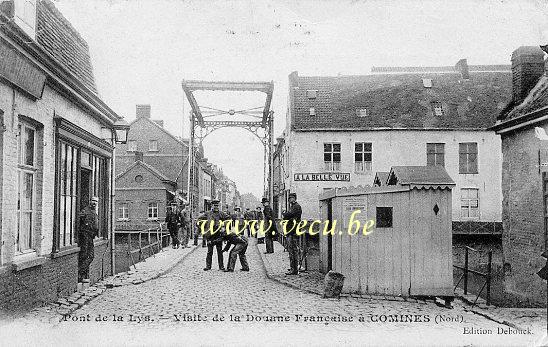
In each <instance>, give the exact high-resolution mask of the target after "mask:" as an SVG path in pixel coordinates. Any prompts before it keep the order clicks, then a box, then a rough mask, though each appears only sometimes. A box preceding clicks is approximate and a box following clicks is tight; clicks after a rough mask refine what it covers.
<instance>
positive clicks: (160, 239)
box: [115, 223, 169, 269]
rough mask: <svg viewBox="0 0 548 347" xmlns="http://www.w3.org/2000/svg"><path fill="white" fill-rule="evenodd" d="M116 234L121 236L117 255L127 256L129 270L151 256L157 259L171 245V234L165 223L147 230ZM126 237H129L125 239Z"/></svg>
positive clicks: (126, 231)
mask: <svg viewBox="0 0 548 347" xmlns="http://www.w3.org/2000/svg"><path fill="white" fill-rule="evenodd" d="M115 234H116V236H120V237H119V238H118V241H116V243H117V246H116V250H117V253H118V255H122V254H125V256H126V262H127V264H128V266H127V268H131V266H133V267H134V268H135V263H138V262H140V261H143V260H145V259H146V258H148V257H151V256H152V257H155V255H156V253H159V252H161V251H162V250H163V248H164V247H165V246H166V245H168V244H169V232H168V230H167V228H166V226H165V223H159V224H158V226H157V227H155V228H148V229H145V230H116V231H115ZM125 235H127V237H125V238H124V236H125ZM124 239H125V242H124ZM116 268H117V269H119V268H120V266H119V265H117V266H116Z"/></svg>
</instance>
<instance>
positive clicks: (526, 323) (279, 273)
mask: <svg viewBox="0 0 548 347" xmlns="http://www.w3.org/2000/svg"><path fill="white" fill-rule="evenodd" d="M274 244H275V245H274V250H275V252H274V253H273V254H264V251H265V248H264V245H258V248H259V253H260V254H261V258H262V259H263V263H264V266H265V270H266V273H267V276H268V277H269V278H270V279H272V280H275V281H277V282H280V283H282V284H285V285H287V286H290V287H293V288H297V289H300V290H303V291H306V292H309V293H314V294H318V295H323V286H324V284H323V283H324V282H323V281H324V276H325V275H324V274H321V273H319V272H317V271H309V272H301V273H299V275H298V276H288V275H286V274H285V273H286V272H287V271H288V269H289V255H288V253H287V252H284V249H283V246H282V245H281V244H280V243H278V242H275V243H274ZM261 246H262V247H261ZM461 294H462V295H461ZM345 296H351V297H355V298H364V299H370V300H388V301H408V302H419V303H427V302H434V300H429V299H426V300H423V299H421V298H403V297H395V296H386V295H367V294H341V297H345ZM455 298H456V300H455V302H454V303H453V305H454V306H455V305H458V306H460V307H462V308H463V309H465V310H467V311H470V312H473V313H475V314H478V315H481V316H483V317H485V318H487V319H490V320H492V321H495V322H498V323H500V324H504V325H508V326H510V327H513V328H521V329H524V328H528V327H529V328H531V330H532V331H534V332H535V333H536V334H539V336H542V335H543V334H544V333H545V332H546V309H545V308H504V307H496V306H492V305H491V306H487V305H485V301H484V300H483V299H481V298H480V299H479V300H478V305H476V306H473V305H472V303H471V302H470V301H469V300H473V299H475V296H474V297H473V298H472V297H471V296H470V295H468V296H464V295H463V293H460V292H459V291H458V289H457V292H456V293H455Z"/></svg>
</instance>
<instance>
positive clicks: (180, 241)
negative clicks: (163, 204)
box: [165, 204, 192, 248]
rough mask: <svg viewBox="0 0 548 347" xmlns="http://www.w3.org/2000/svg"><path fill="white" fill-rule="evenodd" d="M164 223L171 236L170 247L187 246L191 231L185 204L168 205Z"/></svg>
mask: <svg viewBox="0 0 548 347" xmlns="http://www.w3.org/2000/svg"><path fill="white" fill-rule="evenodd" d="M165 221H166V224H167V229H168V230H169V235H170V236H171V247H172V248H179V247H181V248H187V247H189V246H188V240H189V239H190V234H191V232H192V230H191V228H190V218H189V215H188V213H187V209H186V205H185V204H181V205H180V206H175V205H172V206H169V207H168V208H167V211H166V220H165Z"/></svg>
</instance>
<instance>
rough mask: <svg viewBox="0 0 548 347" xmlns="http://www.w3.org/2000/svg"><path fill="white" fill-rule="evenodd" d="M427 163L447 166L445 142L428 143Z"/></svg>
mask: <svg viewBox="0 0 548 347" xmlns="http://www.w3.org/2000/svg"><path fill="white" fill-rule="evenodd" d="M426 165H428V166H437V165H439V166H445V144H444V143H427V144H426Z"/></svg>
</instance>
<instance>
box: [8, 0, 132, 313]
mask: <svg viewBox="0 0 548 347" xmlns="http://www.w3.org/2000/svg"><path fill="white" fill-rule="evenodd" d="M0 17H1V18H2V20H1V22H2V23H1V24H0V57H1V58H0V128H1V131H0V167H1V170H0V207H1V209H0V311H3V310H4V309H5V310H13V309H26V308H29V307H32V306H37V305H42V304H44V303H45V302H48V301H53V300H56V299H57V298H58V297H59V296H64V295H68V294H70V293H72V292H74V291H75V290H76V288H77V282H78V254H79V252H80V248H79V247H78V232H79V221H78V214H79V212H80V211H81V210H82V209H83V208H84V207H86V206H87V205H88V203H89V200H90V198H91V197H92V196H97V197H98V198H99V203H98V207H97V212H98V214H99V236H98V237H97V238H96V239H95V242H94V243H95V256H94V260H93V262H92V264H91V266H90V280H91V282H96V281H97V280H98V279H100V278H101V277H103V276H108V275H110V274H111V273H112V259H113V258H112V248H111V245H112V243H111V242H110V239H111V237H112V230H113V225H112V206H113V204H112V201H111V196H112V193H113V192H112V190H113V180H112V178H113V177H114V176H113V172H112V170H111V168H112V167H113V160H112V158H113V151H114V141H113V139H114V130H113V126H114V123H115V122H116V121H118V120H120V119H121V117H120V116H118V115H117V114H116V113H115V112H114V111H113V110H112V109H110V108H109V107H108V105H106V104H105V102H104V101H102V100H101V98H100V97H99V95H98V93H97V87H96V85H95V79H94V75H93V68H92V63H91V58H90V54H89V49H88V45H87V43H86V41H85V40H84V39H83V38H82V37H81V36H80V34H79V33H78V32H77V31H76V30H75V29H74V28H73V27H72V25H71V24H70V23H69V21H68V20H67V19H66V18H64V17H63V15H62V14H61V13H60V12H59V11H58V10H57V9H56V8H55V6H54V4H53V2H51V1H49V0H42V1H32V0H28V1H3V2H1V3H0ZM0 314H1V313H0Z"/></svg>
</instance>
